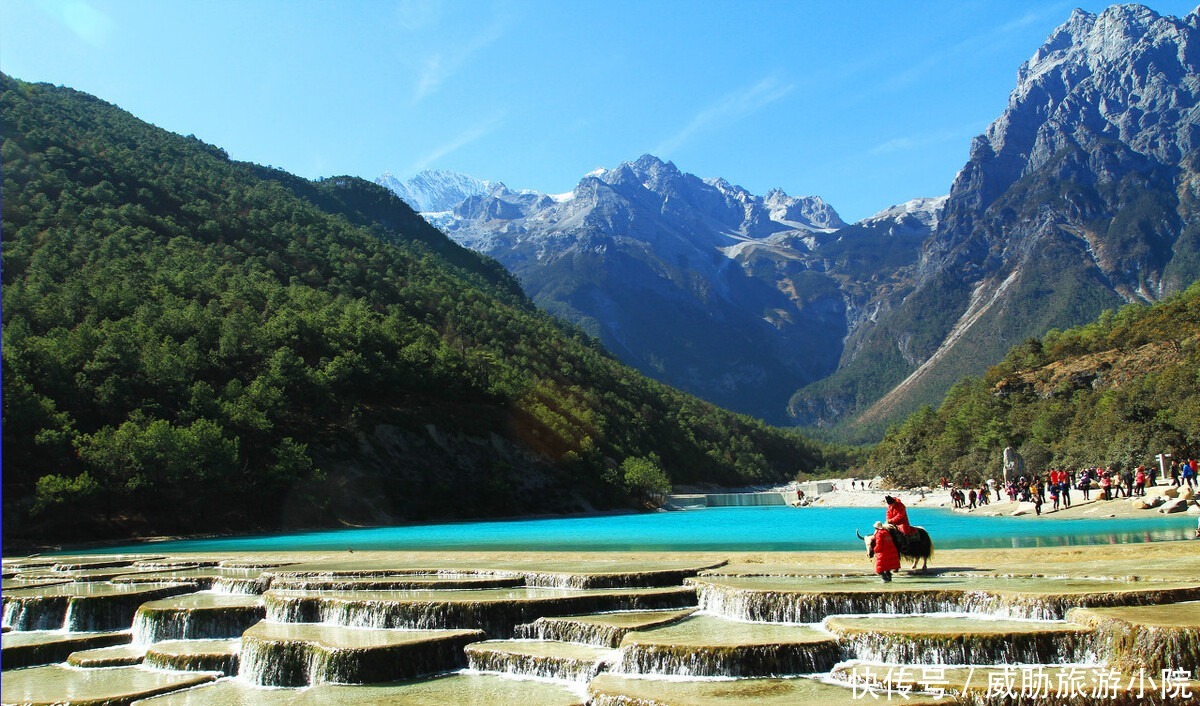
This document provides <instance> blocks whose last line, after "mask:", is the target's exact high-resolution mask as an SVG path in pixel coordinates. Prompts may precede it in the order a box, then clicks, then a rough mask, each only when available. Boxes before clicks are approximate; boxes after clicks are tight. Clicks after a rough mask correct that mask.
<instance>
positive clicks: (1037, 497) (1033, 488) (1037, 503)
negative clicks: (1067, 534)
mask: <svg viewBox="0 0 1200 706" xmlns="http://www.w3.org/2000/svg"><path fill="white" fill-rule="evenodd" d="M1029 499H1030V500H1032V501H1033V511H1034V512H1036V513H1037V514H1038V515H1039V516H1040V515H1041V514H1042V493H1041V488H1040V487H1039V484H1037V483H1031V484H1030V485H1029Z"/></svg>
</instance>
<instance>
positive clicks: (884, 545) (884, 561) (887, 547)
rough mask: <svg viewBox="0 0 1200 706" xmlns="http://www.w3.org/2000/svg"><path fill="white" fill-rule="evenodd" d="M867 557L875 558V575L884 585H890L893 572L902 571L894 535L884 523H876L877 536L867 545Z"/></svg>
mask: <svg viewBox="0 0 1200 706" xmlns="http://www.w3.org/2000/svg"><path fill="white" fill-rule="evenodd" d="M867 556H868V557H874V558H875V573H877V574H879V576H880V577H881V578H882V579H883V582H884V583H890V582H891V580H892V572H893V571H899V570H900V552H898V551H897V550H896V545H895V544H894V543H893V542H892V535H891V533H889V532H888V530H887V528H886V527H884V525H883V523H882V522H876V523H875V536H873V537H871V542H870V544H868V545H867Z"/></svg>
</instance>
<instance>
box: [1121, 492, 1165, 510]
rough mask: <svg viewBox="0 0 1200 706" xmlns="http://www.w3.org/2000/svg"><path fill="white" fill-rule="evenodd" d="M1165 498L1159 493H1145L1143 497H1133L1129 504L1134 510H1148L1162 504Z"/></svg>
mask: <svg viewBox="0 0 1200 706" xmlns="http://www.w3.org/2000/svg"><path fill="white" fill-rule="evenodd" d="M1164 502H1166V500H1165V499H1164V498H1163V497H1162V496H1161V495H1147V496H1146V497H1144V498H1134V499H1133V501H1132V502H1130V505H1132V506H1133V509H1135V510H1150V509H1153V508H1156V507H1158V506H1159V505H1162V504H1163V503H1164Z"/></svg>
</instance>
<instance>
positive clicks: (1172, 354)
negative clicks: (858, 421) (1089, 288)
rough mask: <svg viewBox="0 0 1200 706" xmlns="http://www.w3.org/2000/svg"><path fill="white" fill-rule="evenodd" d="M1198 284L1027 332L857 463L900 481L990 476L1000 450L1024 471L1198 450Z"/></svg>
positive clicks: (1128, 462) (1127, 464) (1132, 461)
mask: <svg viewBox="0 0 1200 706" xmlns="http://www.w3.org/2000/svg"><path fill="white" fill-rule="evenodd" d="M1197 371H1200V283H1197V284H1195V285H1193V286H1192V287H1190V288H1189V289H1188V290H1186V291H1185V292H1183V293H1182V294H1180V295H1177V296H1174V297H1170V298H1167V299H1166V300H1164V301H1163V302H1161V303H1159V304H1156V305H1154V306H1145V305H1137V304H1130V305H1127V306H1125V307H1123V308H1122V309H1120V310H1119V311H1117V312H1115V313H1114V312H1113V311H1107V312H1105V314H1104V315H1102V316H1101V317H1100V318H1099V319H1098V320H1097V321H1094V322H1092V323H1090V324H1088V325H1086V326H1081V327H1079V328H1074V329H1070V330H1067V331H1065V332H1063V331H1055V332H1052V333H1051V334H1049V335H1047V336H1045V337H1044V338H1041V339H1036V338H1030V339H1028V340H1026V341H1025V342H1024V343H1021V344H1020V345H1017V346H1015V347H1014V348H1013V349H1012V350H1010V351H1009V352H1008V355H1007V356H1006V357H1005V358H1004V360H1003V361H1001V362H1000V363H999V364H997V365H995V366H993V367H991V368H989V369H988V370H987V372H986V373H985V375H983V376H982V377H980V378H969V379H967V380H965V381H963V382H961V383H959V384H957V385H956V386H955V387H954V388H953V389H952V390H951V391H950V393H949V395H948V396H947V397H946V399H945V401H944V403H943V404H942V405H941V407H940V408H939V409H938V410H936V411H934V410H933V409H932V408H929V407H926V408H923V409H922V410H920V411H918V412H917V413H915V414H913V415H912V416H910V417H909V418H908V419H907V420H906V421H905V422H904V423H903V424H900V425H897V426H896V427H895V428H893V429H892V430H890V431H889V432H888V434H887V436H886V437H885V438H884V440H883V441H882V442H881V443H880V444H879V445H878V446H877V447H876V448H875V449H874V450H873V451H872V453H871V456H870V459H869V461H868V472H877V473H882V474H884V475H889V476H891V477H892V479H893V480H894V481H895V482H897V483H900V484H905V485H908V484H925V483H932V482H935V481H936V480H937V479H939V478H941V477H949V478H952V479H954V481H955V482H965V483H976V484H977V483H979V482H981V481H982V480H984V479H985V478H988V477H1000V475H1001V465H1002V460H1001V459H1002V452H1003V449H1004V448H1005V447H1006V446H1012V447H1014V448H1016V449H1017V450H1018V451H1019V452H1020V453H1021V454H1022V456H1023V457H1024V458H1025V460H1026V463H1027V466H1028V468H1029V469H1030V470H1031V471H1032V472H1034V473H1042V472H1043V471H1045V470H1046V469H1047V468H1075V469H1080V468H1088V467H1094V466H1104V467H1113V468H1116V469H1118V470H1125V469H1131V468H1133V467H1135V466H1138V465H1146V466H1151V465H1153V464H1154V459H1155V456H1156V455H1157V454H1160V453H1172V454H1174V457H1175V458H1177V459H1178V458H1183V457H1195V455H1196V453H1197V451H1198V450H1200V379H1198V378H1197Z"/></svg>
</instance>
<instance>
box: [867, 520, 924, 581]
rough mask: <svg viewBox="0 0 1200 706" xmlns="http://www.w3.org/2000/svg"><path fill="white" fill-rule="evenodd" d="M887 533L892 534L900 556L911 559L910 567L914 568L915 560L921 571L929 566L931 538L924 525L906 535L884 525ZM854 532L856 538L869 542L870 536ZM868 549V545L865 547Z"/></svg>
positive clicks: (915, 565)
mask: <svg viewBox="0 0 1200 706" xmlns="http://www.w3.org/2000/svg"><path fill="white" fill-rule="evenodd" d="M885 527H887V530H888V534H890V535H892V542H893V543H895V545H896V549H898V550H899V551H900V556H905V557H908V558H909V559H912V560H913V563H912V568H913V570H916V568H917V562H922V563H921V571H924V570H925V569H927V568H929V560H930V559H931V558H932V557H933V540H932V539H930V538H929V533H928V532H926V531H925V528H924V527H913V529H915V530H916V532H915V533H914V534H911V535H907V534H904V533H903V532H901V531H900V530H898V529H896V528H895V527H893V526H891V525H885ZM854 534H856V535H858V538H859V539H861V540H864V541H866V542H870V541H871V538H870V537H864V536H862V534H861V533H860V532H859V531H858V530H854ZM867 548H868V549H870V547H867Z"/></svg>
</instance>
